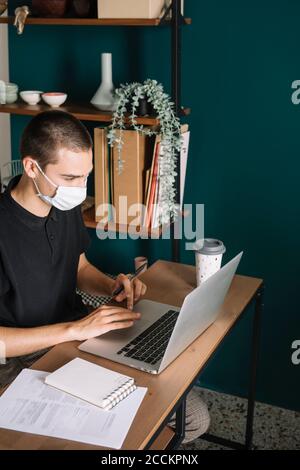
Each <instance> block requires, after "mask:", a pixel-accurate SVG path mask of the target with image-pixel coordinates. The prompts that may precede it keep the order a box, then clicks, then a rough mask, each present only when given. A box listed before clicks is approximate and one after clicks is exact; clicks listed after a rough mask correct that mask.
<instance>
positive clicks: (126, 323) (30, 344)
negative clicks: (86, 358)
mask: <svg viewBox="0 0 300 470" xmlns="http://www.w3.org/2000/svg"><path fill="white" fill-rule="evenodd" d="M140 317H141V315H140V313H137V312H131V311H130V310H127V309H125V308H122V307H115V306H109V305H103V306H102V307H99V308H98V309H97V310H95V311H94V312H92V313H90V314H89V315H87V316H85V317H84V318H82V319H80V320H77V321H74V322H66V323H58V324H54V325H46V326H37V327H34V328H12V327H5V326H0V340H1V341H2V342H3V343H4V345H5V354H6V357H15V356H23V355H25V354H30V353H33V352H36V351H39V350H40V349H44V348H48V347H51V346H54V345H55V344H60V343H64V342H66V341H84V340H86V339H90V338H95V337H96V336H100V335H103V334H105V333H107V332H108V331H111V330H119V329H123V328H129V327H131V326H132V325H133V324H134V322H135V321H136V320H139V319H140Z"/></svg>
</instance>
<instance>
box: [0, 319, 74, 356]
mask: <svg viewBox="0 0 300 470" xmlns="http://www.w3.org/2000/svg"><path fill="white" fill-rule="evenodd" d="M73 336H74V335H73V334H72V328H71V323H58V324H54V325H46V326H37V327H34V328H10V327H5V326H0V339H1V341H3V343H4V345H5V354H6V357H15V356H23V355H24V354H30V353H33V352H35V351H39V350H40V349H44V348H48V347H51V346H54V345H55V344H58V343H64V342H65V341H71V340H72V339H74V338H73Z"/></svg>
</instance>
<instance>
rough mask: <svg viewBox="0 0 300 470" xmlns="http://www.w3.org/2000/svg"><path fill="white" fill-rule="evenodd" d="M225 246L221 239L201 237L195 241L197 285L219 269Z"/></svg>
mask: <svg viewBox="0 0 300 470" xmlns="http://www.w3.org/2000/svg"><path fill="white" fill-rule="evenodd" d="M225 251H226V248H225V246H224V244H223V242H221V240H216V239H215V238H203V239H201V240H197V242H196V243H195V257H196V277H197V286H199V285H200V284H201V283H202V282H204V281H206V280H207V279H208V278H209V277H210V276H212V275H213V274H215V273H216V272H217V271H219V269H220V267H221V263H222V256H223V253H225Z"/></svg>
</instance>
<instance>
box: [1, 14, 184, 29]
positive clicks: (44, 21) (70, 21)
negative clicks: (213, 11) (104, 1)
mask: <svg viewBox="0 0 300 470" xmlns="http://www.w3.org/2000/svg"><path fill="white" fill-rule="evenodd" d="M14 21H15V18H14V17H13V16H7V17H0V24H1V23H2V24H13V23H14ZM183 21H184V23H185V24H191V22H192V20H191V18H184V20H183ZM166 23H168V22H166ZM169 23H170V22H169ZM161 24H162V20H161V19H159V18H154V19H150V20H148V19H135V18H134V19H133V18H128V19H124V18H121V19H114V18H111V19H110V18H108V19H103V20H102V19H98V18H33V17H28V18H27V19H26V23H25V27H26V26H27V25H45V26H47V25H56V26H161Z"/></svg>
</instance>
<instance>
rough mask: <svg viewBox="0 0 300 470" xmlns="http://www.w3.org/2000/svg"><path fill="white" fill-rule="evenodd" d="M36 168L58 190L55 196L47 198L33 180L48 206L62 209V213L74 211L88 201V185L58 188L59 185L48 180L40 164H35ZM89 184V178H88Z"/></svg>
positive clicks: (39, 194)
mask: <svg viewBox="0 0 300 470" xmlns="http://www.w3.org/2000/svg"><path fill="white" fill-rule="evenodd" d="M35 164H36V166H37V167H38V169H39V170H40V172H41V173H42V175H43V176H44V177H45V178H46V180H47V181H49V183H50V184H52V186H54V187H55V188H57V190H56V193H55V196H53V197H51V196H46V195H45V194H42V193H41V192H40V190H39V188H38V185H37V183H36V182H35V180H33V182H34V184H35V187H36V189H37V192H38V194H37V195H38V196H39V197H40V198H41V199H42V200H43V201H44V202H46V203H47V204H50V205H51V206H54V207H56V208H57V209H60V210H61V211H69V210H71V209H73V208H74V207H76V206H79V205H80V204H81V203H82V202H83V201H84V200H85V199H86V191H87V188H86V185H85V186H83V187H81V186H58V185H57V184H55V183H53V181H51V180H50V178H48V176H47V175H45V173H44V172H43V170H42V169H41V167H40V165H39V164H38V162H35ZM86 182H87V178H86Z"/></svg>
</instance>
